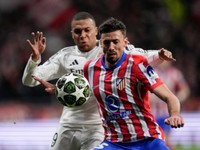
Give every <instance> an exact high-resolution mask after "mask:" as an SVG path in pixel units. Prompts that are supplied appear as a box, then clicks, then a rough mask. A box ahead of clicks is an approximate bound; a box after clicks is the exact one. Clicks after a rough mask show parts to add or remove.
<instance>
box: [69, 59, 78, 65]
mask: <svg viewBox="0 0 200 150" xmlns="http://www.w3.org/2000/svg"><path fill="white" fill-rule="evenodd" d="M73 65H78V61H77V60H76V59H75V60H74V61H73V62H72V63H71V64H70V66H73Z"/></svg>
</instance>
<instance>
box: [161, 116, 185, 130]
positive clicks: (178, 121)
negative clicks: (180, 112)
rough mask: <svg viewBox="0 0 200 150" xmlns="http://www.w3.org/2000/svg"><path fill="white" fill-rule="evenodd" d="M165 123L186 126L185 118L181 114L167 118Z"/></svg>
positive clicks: (173, 126)
mask: <svg viewBox="0 0 200 150" xmlns="http://www.w3.org/2000/svg"><path fill="white" fill-rule="evenodd" d="M164 122H165V124H167V125H170V126H171V127H172V128H181V127H183V126H184V120H183V118H182V117H181V116H171V117H169V118H167V119H165V121H164Z"/></svg>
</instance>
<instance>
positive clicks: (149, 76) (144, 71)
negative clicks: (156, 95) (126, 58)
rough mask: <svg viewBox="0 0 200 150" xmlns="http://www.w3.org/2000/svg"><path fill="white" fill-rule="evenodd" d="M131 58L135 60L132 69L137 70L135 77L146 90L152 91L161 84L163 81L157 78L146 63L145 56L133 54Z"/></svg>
mask: <svg viewBox="0 0 200 150" xmlns="http://www.w3.org/2000/svg"><path fill="white" fill-rule="evenodd" d="M133 59H134V62H135V65H134V69H133V70H135V71H137V73H136V74H137V78H138V79H139V80H140V81H141V82H142V83H143V84H144V86H145V87H146V88H147V89H148V90H150V91H151V92H152V91H153V89H155V88H156V87H157V86H159V85H161V84H163V81H162V80H161V79H160V78H159V76H158V74H157V73H156V72H155V71H154V69H153V68H152V67H151V66H150V65H149V64H148V62H147V59H146V58H144V57H143V56H133ZM135 67H136V68H135Z"/></svg>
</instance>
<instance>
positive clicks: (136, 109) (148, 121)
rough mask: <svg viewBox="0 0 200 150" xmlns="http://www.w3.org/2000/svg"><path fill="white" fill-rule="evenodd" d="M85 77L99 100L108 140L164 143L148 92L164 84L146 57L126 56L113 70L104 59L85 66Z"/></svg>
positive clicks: (124, 54)
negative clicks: (148, 140)
mask: <svg viewBox="0 0 200 150" xmlns="http://www.w3.org/2000/svg"><path fill="white" fill-rule="evenodd" d="M84 75H85V77H86V78H87V79H88V81H89V83H90V85H91V89H92V91H93V93H94V94H95V96H96V98H97V100H98V104H99V108H100V109H99V111H100V115H101V118H102V120H103V126H104V128H105V137H106V139H107V140H109V141H112V142H133V141H138V140H142V139H145V138H148V137H154V138H160V139H163V140H164V134H163V131H162V129H161V128H160V127H159V126H158V124H157V123H156V121H155V118H154V116H153V115H152V113H151V111H150V105H149V99H148V90H150V91H152V90H153V89H154V88H156V87H157V86H159V85H161V84H163V82H162V81H161V80H160V78H159V77H158V75H157V74H156V73H155V72H154V70H153V68H152V67H151V66H150V65H149V64H148V62H147V60H146V59H145V58H144V57H143V56H139V55H132V54H126V53H123V55H122V58H121V59H120V60H119V61H118V63H117V64H116V65H115V66H114V67H112V68H108V67H106V65H105V63H104V56H102V57H100V58H98V59H95V60H91V61H88V62H87V63H86V64H85V66H84Z"/></svg>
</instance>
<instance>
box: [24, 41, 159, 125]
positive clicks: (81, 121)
mask: <svg viewBox="0 0 200 150" xmlns="http://www.w3.org/2000/svg"><path fill="white" fill-rule="evenodd" d="M126 52H127V53H134V54H139V55H143V56H145V57H146V58H147V60H148V61H149V63H150V64H151V62H154V63H153V64H152V65H154V64H155V63H159V61H160V59H159V57H158V51H155V50H152V51H146V50H143V49H138V48H135V47H134V46H133V45H128V46H127V48H126ZM101 53H102V49H101V47H100V46H96V47H95V48H94V49H93V50H91V51H89V52H81V51H80V50H79V49H78V47H77V46H70V47H65V48H63V49H61V50H60V51H58V52H57V53H56V54H54V55H53V56H52V57H50V58H49V60H48V61H46V62H45V63H44V64H42V65H39V63H40V62H41V59H40V60H38V61H37V62H34V61H33V60H32V59H31V57H30V58H29V60H28V63H27V65H26V67H25V70H24V74H23V78H22V82H23V84H24V85H27V86H30V87H33V86H37V85H39V84H40V83H39V82H37V81H35V80H34V79H33V78H32V74H34V75H35V76H37V77H39V78H41V79H43V80H45V81H50V80H54V79H58V78H60V77H61V76H62V75H64V74H65V73H68V72H75V73H80V74H83V66H84V64H85V62H86V61H88V60H90V59H94V58H96V57H98V56H99V54H101ZM97 107H98V106H97V103H96V99H95V98H94V96H91V97H90V99H89V100H88V101H87V103H85V104H84V105H82V106H79V107H75V108H69V107H66V106H64V108H63V112H62V115H61V118H60V123H61V124H67V125H68V126H80V125H90V124H102V121H101V119H100V116H99V112H98V108H97Z"/></svg>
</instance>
